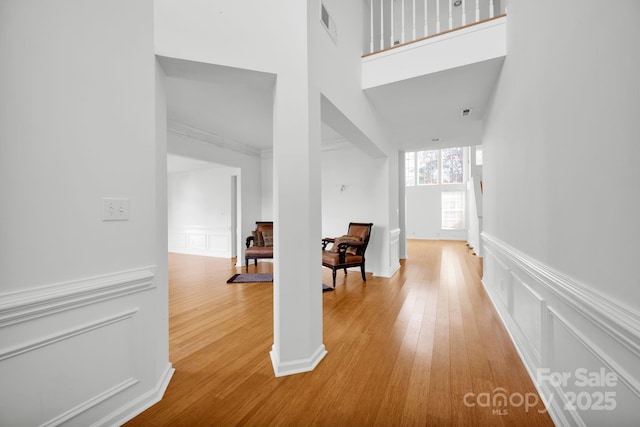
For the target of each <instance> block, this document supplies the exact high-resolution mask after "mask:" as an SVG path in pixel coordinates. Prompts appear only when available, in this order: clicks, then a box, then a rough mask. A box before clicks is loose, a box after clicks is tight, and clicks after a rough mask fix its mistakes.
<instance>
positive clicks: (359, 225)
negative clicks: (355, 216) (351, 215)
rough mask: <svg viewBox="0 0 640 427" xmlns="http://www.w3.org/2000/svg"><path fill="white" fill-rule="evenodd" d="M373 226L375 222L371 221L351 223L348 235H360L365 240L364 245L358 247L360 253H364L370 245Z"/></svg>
mask: <svg viewBox="0 0 640 427" xmlns="http://www.w3.org/2000/svg"><path fill="white" fill-rule="evenodd" d="M371 227H373V223H370V222H369V223H365V222H350V223H349V231H348V232H347V235H349V236H357V237H360V238H361V239H362V241H363V242H364V245H363V246H361V247H360V248H358V249H359V250H358V254H359V255H364V251H366V250H367V245H369V237H371Z"/></svg>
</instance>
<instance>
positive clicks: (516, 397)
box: [127, 240, 553, 426]
mask: <svg viewBox="0 0 640 427" xmlns="http://www.w3.org/2000/svg"><path fill="white" fill-rule="evenodd" d="M408 255H409V259H408V260H406V261H403V262H402V267H401V269H400V270H399V271H398V272H397V273H396V274H395V276H394V277H393V278H391V279H383V278H378V277H371V275H367V282H366V283H365V282H362V279H361V277H360V274H359V272H356V271H354V272H350V273H349V274H348V275H347V276H346V277H345V276H344V274H343V273H342V272H339V273H338V279H337V286H336V290H335V291H333V292H325V293H324V294H323V310H324V344H325V346H326V348H327V350H328V354H327V356H326V357H325V359H324V360H322V361H321V362H320V364H319V365H318V367H317V368H316V369H315V370H314V371H313V372H308V373H303V374H298V375H293V376H288V377H282V378H275V377H274V375H273V368H272V366H271V360H270V358H269V351H270V349H271V345H272V343H273V320H272V319H273V317H272V284H271V283H250V284H231V285H228V284H226V280H227V279H228V278H229V277H230V276H231V275H232V274H234V273H235V272H241V271H240V269H238V268H236V267H234V265H233V263H232V261H230V260H221V259H215V258H208V257H198V256H189V255H178V254H170V256H169V282H170V286H169V288H170V296H169V300H170V303H169V315H170V357H171V361H172V363H173V365H174V367H175V368H176V372H175V375H174V377H173V379H172V380H171V383H170V384H169V387H168V389H167V392H166V394H165V396H164V399H163V400H162V401H161V402H160V403H158V404H156V405H155V406H153V407H152V408H150V409H148V410H147V411H145V412H144V413H142V414H141V415H139V416H138V417H136V418H135V419H134V420H132V421H130V422H129V423H128V424H127V425H128V426H232V425H243V426H269V425H278V426H370V425H371V426H374V425H379V426H444V425H465V426H466V425H481V426H500V425H514V426H550V425H553V423H552V421H551V419H550V418H549V416H548V414H546V413H545V412H544V406H543V405H542V403H540V404H539V405H538V406H536V407H532V408H528V410H525V409H526V408H525V405H519V403H520V397H527V398H528V399H530V400H531V399H535V397H537V393H536V391H535V388H534V386H533V384H532V382H531V380H530V378H529V377H528V375H527V373H526V371H525V368H524V366H523V364H522V362H521V361H520V359H519V357H518V355H517V353H516V351H515V349H514V347H513V345H512V343H511V341H510V340H509V337H508V335H507V333H506V331H505V329H504V327H503V326H502V324H501V323H500V320H499V318H498V315H497V314H496V312H495V310H494V309H493V306H492V304H491V301H490V300H489V298H488V297H487V295H486V293H485V291H484V289H483V288H482V284H481V283H480V277H481V263H480V260H479V258H478V257H476V256H475V255H473V254H472V253H471V252H470V251H469V249H468V248H467V246H466V245H465V244H464V243H462V242H443V241H420V240H411V241H409V243H408ZM323 270H325V271H323V279H324V282H325V283H331V282H330V280H331V273H330V271H329V270H328V269H323ZM249 271H250V272H255V271H259V272H263V271H271V264H269V263H259V264H258V269H257V270H256V269H255V267H253V266H251V267H250V270H249ZM499 388H503V389H504V393H507V396H508V397H512V399H511V400H512V403H513V404H511V405H508V406H505V407H499V406H486V405H484V406H480V405H477V403H478V402H480V403H484V402H485V400H482V397H487V396H490V397H493V396H495V395H496V393H499V392H500V391H501V390H499ZM482 393H484V395H481V394H482ZM465 395H466V396H467V398H466V402H467V403H468V404H469V405H467V404H465ZM478 395H481V397H480V399H478ZM474 403H476V406H474V407H472V406H470V404H474ZM498 411H500V414H498ZM505 411H506V412H505Z"/></svg>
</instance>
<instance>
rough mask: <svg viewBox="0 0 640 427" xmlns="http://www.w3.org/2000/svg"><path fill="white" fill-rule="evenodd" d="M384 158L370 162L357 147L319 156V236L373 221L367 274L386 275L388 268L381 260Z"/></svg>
mask: <svg viewBox="0 0 640 427" xmlns="http://www.w3.org/2000/svg"><path fill="white" fill-rule="evenodd" d="M387 168H388V166H387V160H386V159H372V158H369V157H368V156H366V155H365V154H364V153H362V151H360V150H359V149H357V148H355V147H354V148H349V149H343V150H337V151H325V152H323V153H322V236H323V237H338V236H342V235H344V234H346V233H347V229H348V226H349V223H350V222H372V223H373V229H372V232H371V238H370V240H369V246H368V248H367V253H366V257H367V263H366V271H368V272H372V273H373V274H374V275H385V274H386V273H387V270H388V267H389V266H388V265H387V264H384V262H383V259H382V257H381V254H382V245H383V244H384V243H383V242H384V238H385V237H387V238H388V233H389V230H388V228H387V227H388V226H387V223H386V219H387V217H386V211H387V206H386V199H385V198H384V194H381V192H380V191H379V188H380V187H381V186H383V185H384V182H383V181H384V180H385V178H386V173H385V172H386V170H387Z"/></svg>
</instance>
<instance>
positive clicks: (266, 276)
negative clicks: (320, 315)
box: [227, 273, 334, 292]
mask: <svg viewBox="0 0 640 427" xmlns="http://www.w3.org/2000/svg"><path fill="white" fill-rule="evenodd" d="M260 282H273V273H239V274H234V275H233V276H231V277H230V278H229V280H227V283H260ZM333 290H334V289H333V288H332V287H331V286H328V285H325V284H324V283H323V284H322V292H330V291H333Z"/></svg>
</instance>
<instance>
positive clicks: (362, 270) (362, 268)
mask: <svg viewBox="0 0 640 427" xmlns="http://www.w3.org/2000/svg"><path fill="white" fill-rule="evenodd" d="M360 273H362V280H363V281H365V282H366V281H367V276H365V274H364V263H362V264H360Z"/></svg>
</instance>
